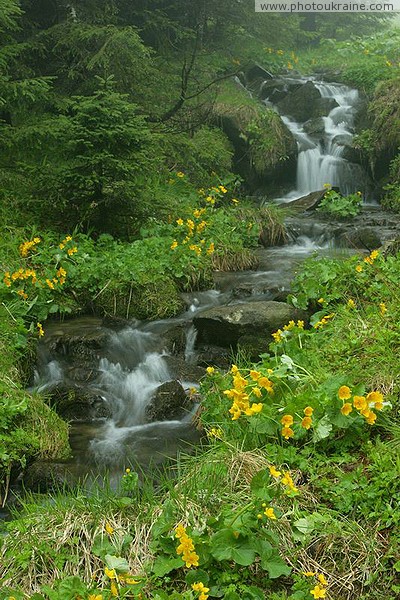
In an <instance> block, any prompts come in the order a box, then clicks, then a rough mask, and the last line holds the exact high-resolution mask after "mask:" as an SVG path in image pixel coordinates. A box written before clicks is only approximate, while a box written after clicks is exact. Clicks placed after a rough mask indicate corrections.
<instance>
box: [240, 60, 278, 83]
mask: <svg viewBox="0 0 400 600" xmlns="http://www.w3.org/2000/svg"><path fill="white" fill-rule="evenodd" d="M245 77H246V82H247V83H251V82H253V81H254V80H256V79H261V80H266V79H273V77H274V76H273V75H271V73H270V72H269V71H267V70H266V69H264V67H262V66H261V65H258V64H257V63H256V64H254V65H252V66H251V67H250V68H249V69H247V71H246V74H245Z"/></svg>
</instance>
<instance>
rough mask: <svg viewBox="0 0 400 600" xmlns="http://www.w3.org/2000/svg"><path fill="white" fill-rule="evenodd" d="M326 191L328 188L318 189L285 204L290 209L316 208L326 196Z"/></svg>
mask: <svg viewBox="0 0 400 600" xmlns="http://www.w3.org/2000/svg"><path fill="white" fill-rule="evenodd" d="M325 193H326V190H318V191H316V192H311V193H310V194H307V195H306V196H302V197H301V198H297V199H296V200H292V202H287V203H286V204H285V207H286V208H289V209H293V208H294V209H296V210H299V211H305V210H315V209H316V208H318V205H319V204H320V203H321V200H322V198H323V197H324V196H325Z"/></svg>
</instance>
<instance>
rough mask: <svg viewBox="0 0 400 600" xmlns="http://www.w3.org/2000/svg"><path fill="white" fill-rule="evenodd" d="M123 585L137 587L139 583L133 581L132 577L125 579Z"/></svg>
mask: <svg viewBox="0 0 400 600" xmlns="http://www.w3.org/2000/svg"><path fill="white" fill-rule="evenodd" d="M125 583H127V584H128V585H137V584H138V583H140V581H139V580H136V579H134V578H133V577H126V578H125Z"/></svg>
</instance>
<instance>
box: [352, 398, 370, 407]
mask: <svg viewBox="0 0 400 600" xmlns="http://www.w3.org/2000/svg"><path fill="white" fill-rule="evenodd" d="M353 406H354V408H356V409H357V410H365V409H366V408H367V401H366V399H365V398H364V396H354V398H353Z"/></svg>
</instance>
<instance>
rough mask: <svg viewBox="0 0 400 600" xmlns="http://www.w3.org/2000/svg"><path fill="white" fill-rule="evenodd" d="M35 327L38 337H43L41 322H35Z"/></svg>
mask: <svg viewBox="0 0 400 600" xmlns="http://www.w3.org/2000/svg"><path fill="white" fill-rule="evenodd" d="M36 327H37V328H38V336H39V337H43V336H44V330H43V327H42V324H41V323H36Z"/></svg>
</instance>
